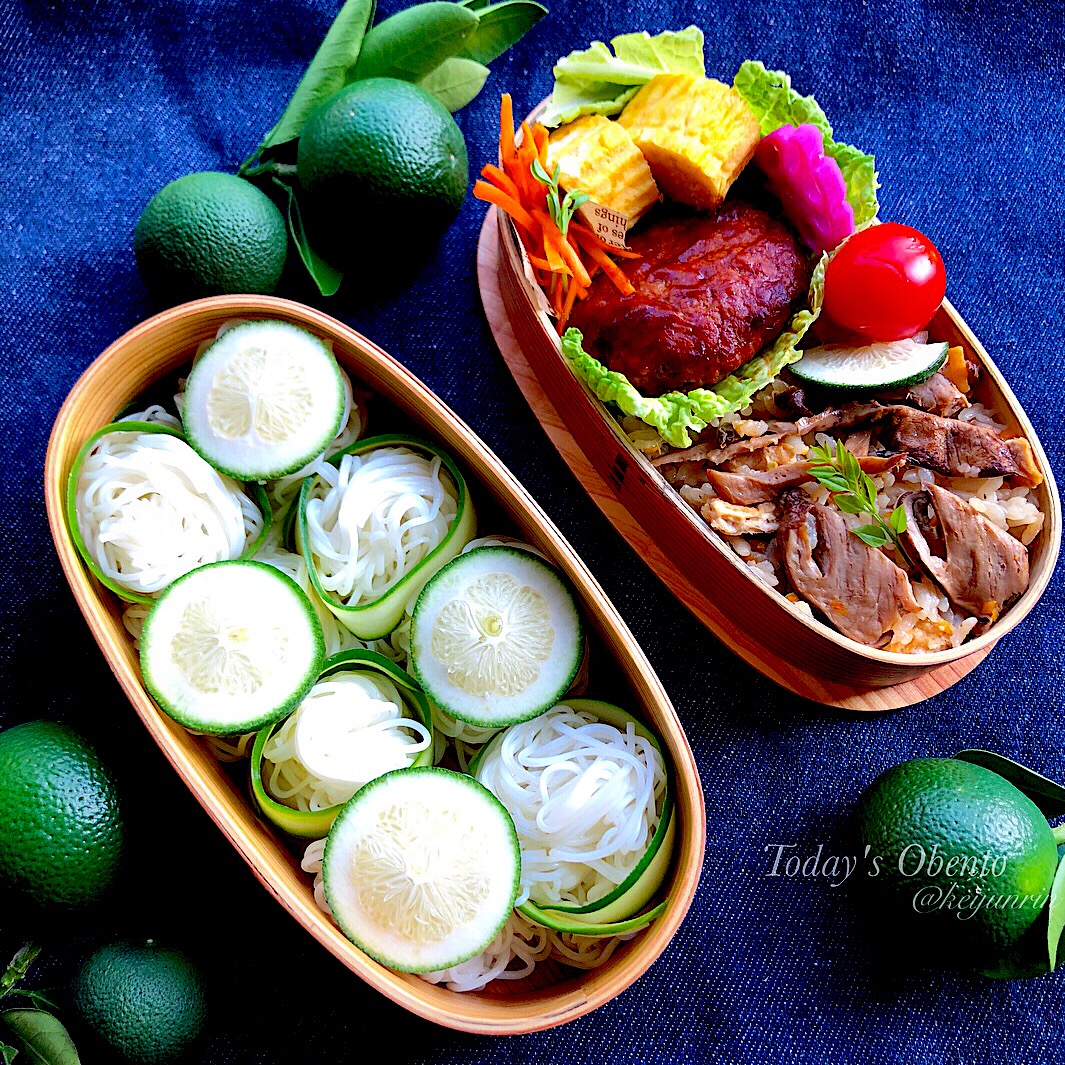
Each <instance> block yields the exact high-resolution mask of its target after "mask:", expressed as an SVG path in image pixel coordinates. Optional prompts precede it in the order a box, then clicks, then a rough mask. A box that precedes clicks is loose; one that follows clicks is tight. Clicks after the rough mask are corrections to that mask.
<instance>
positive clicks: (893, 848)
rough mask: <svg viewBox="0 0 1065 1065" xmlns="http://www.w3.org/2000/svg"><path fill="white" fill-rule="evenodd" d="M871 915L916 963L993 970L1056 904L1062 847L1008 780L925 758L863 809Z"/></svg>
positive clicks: (875, 786)
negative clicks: (872, 870) (874, 869)
mask: <svg viewBox="0 0 1065 1065" xmlns="http://www.w3.org/2000/svg"><path fill="white" fill-rule="evenodd" d="M857 835H858V845H859V848H860V852H864V861H865V863H866V865H867V867H870V866H871V863H873V862H874V858H878V859H879V862H878V863H877V864H878V874H877V875H876V876H875V877H874V876H870V877H865V878H863V883H864V884H865V886H867V887H868V888H869V891H870V902H871V909H870V915H871V916H872V917H875V919H876V923H878V924H879V925H881V926H882V927H885V928H891V929H892V930H893V931H892V933H891V934H892V935H894V936H896V937H897V941H898V942H901V943H904V944H905V945H906V946H907V948H910V949H912V953H913V954H914V956H915V957H918V956H919V957H921V958H923V959H925V960H928V961H931V962H933V963H942V962H945V963H947V964H948V965H952V964H961V965H971V964H976V965H980V966H983V965H987V964H989V963H991V962H992V961H993V959H994V958H996V957H997V956H1000V955H1002V954H1004V953H1005V952H1006V951H1008V950H1009V949H1010V948H1011V947H1013V946H1014V944H1016V943H1017V942H1018V940H1019V939H1020V938H1021V936H1022V935H1024V933H1025V932H1026V931H1027V930H1028V929H1029V928H1030V927H1031V926H1032V925H1033V924H1034V923H1035V921H1036V919H1037V918H1038V917H1039V915H1040V914H1041V913H1042V912H1043V910H1044V909H1045V907H1046V904H1047V900H1048V897H1049V893H1050V889H1051V887H1052V885H1053V881H1054V874H1055V872H1056V870H1057V863H1058V850H1057V845H1056V844H1055V842H1054V836H1053V833H1052V832H1051V829H1050V825H1049V823H1048V822H1047V819H1046V818H1045V817H1044V816H1043V814H1042V813H1041V812H1040V810H1039V807H1037V806H1036V805H1035V803H1034V802H1032V800H1031V799H1029V798H1028V797H1027V796H1026V795H1025V794H1023V793H1022V792H1021V791H1019V790H1018V789H1017V788H1015V787H1014V786H1013V784H1011V783H1010V782H1009V781H1008V780H1006V779H1005V778H1004V777H1001V776H999V774H998V773H994V772H992V771H991V770H989V769H985V768H984V767H983V766H978V765H973V764H971V763H969V762H965V761H961V760H960V759H955V758H915V759H911V760H910V761H907V762H902V763H900V764H899V765H896V766H893V767H892V768H890V769H888V770H887V771H886V772H884V773H882V774H881V775H880V776H878V777H877V778H876V779H875V780H874V781H873V782H872V784H870V785H869V787H868V788H867V789H866V791H865V792H864V794H863V795H862V796H861V799H860V800H859V803H858V809H857Z"/></svg>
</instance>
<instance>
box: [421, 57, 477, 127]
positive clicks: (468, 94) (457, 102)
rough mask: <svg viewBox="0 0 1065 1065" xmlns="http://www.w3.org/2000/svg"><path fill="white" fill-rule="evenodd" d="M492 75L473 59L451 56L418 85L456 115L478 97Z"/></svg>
mask: <svg viewBox="0 0 1065 1065" xmlns="http://www.w3.org/2000/svg"><path fill="white" fill-rule="evenodd" d="M490 73H491V71H489V69H488V67H486V66H482V65H481V64H480V63H477V62H475V61H474V60H472V59H463V58H461V57H459V56H451V57H450V58H449V59H445V60H444V61H443V63H441V64H440V66H438V67H437V68H436V69H435V70H430V71H429V73H428V74H426V75H425V77H424V78H422V79H420V80H419V81H418V83H417V84H418V85H419V86H421V88H423V89H424V90H425V91H426V92H427V93H430V94H432V95H433V96H435V97H436V98H437V99H438V100H439V101H440V102H441V103H442V104H443V105H444V106H445V107H446V108H447V109H448V110H449V111H450V112H451V113H452V114H454V113H455V112H456V111H460V110H461V109H462V108H463V107H465V106H466V105H467V104H468V103H469V102H470V101H471V100H473V99H474V98H475V97H476V96H477V94H478V93H479V92H480V91H481V89H483V88H484V83H485V82H486V81H487V80H488V75H489V74H490Z"/></svg>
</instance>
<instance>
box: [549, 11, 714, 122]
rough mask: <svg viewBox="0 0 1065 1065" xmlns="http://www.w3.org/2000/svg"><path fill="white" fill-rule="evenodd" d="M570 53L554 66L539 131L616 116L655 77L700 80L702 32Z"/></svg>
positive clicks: (615, 41)
mask: <svg viewBox="0 0 1065 1065" xmlns="http://www.w3.org/2000/svg"><path fill="white" fill-rule="evenodd" d="M610 44H611V46H612V47H613V49H614V51H613V52H611V50H610V48H609V47H607V45H605V44H604V43H603V42H602V41H593V42H592V44H591V46H590V47H588V48H586V49H584V50H583V51H575V52H570V54H569V55H567V56H564V57H563V58H562V59H560V60H559V61H558V62H557V63H556V64H555V69H554V75H555V86H554V90H553V91H552V93H551V99H550V100H549V101H548V104H547V109H546V110H545V111H544V113H543V114H542V115H541V116H540V118H539V121H540V122H542V123H543V124H544V125H545V126H549V127H550V126H559V125H562V124H563V123H566V122H572V121H573V120H574V119H575V118H577V117H579V116H580V115H616V114H617V113H618V112H619V111H620V110H621V109H622V108H623V107H624V106H625V104H627V103H628V102H629V100H631V99H632V98H633V97H634V96H635V95H636V93H637V92H639V90H640V86H641V85H646V84H647V82H649V81H650V80H651V79H652V78H653V77H655V75H657V74H705V72H706V67H705V65H704V62H703V31H702V30H700V29H699V28H698V27H697V26H688V27H687V29H683V30H678V31H672V30H667V31H666V32H665V33H659V34H656V35H655V36H654V37H652V36H651V35H650V34H649V33H647V32H643V33H623V34H621V35H620V36H617V37H613V38H611V41H610Z"/></svg>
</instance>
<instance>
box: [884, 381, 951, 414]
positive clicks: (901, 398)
mask: <svg viewBox="0 0 1065 1065" xmlns="http://www.w3.org/2000/svg"><path fill="white" fill-rule="evenodd" d="M877 399H879V400H880V402H881V403H886V404H889V405H893V404H896V403H901V404H904V405H905V406H908V407H919V408H920V409H921V410H926V411H928V412H929V413H931V414H939V415H941V416H942V417H944V418H953V417H954V415H955V414H957V413H958V411H960V410H964V409H965V408H966V407H969V406H971V404H970V403H969V401H968V399H966V398H965V393H964V392H962V390H961V389H960V388H958V387H957V386H956V385H955V384H954V382H953V381H951V380H950V379H949V378H947V377H944V375H943V374H941V373H934V374H932V376H931V377H929V378H928V380H927V381H922V382H921V383H920V384H919V385H910V387H909V388H900V389H899V390H898V391H897V392H884V393H881V394H880V395H878V396H877Z"/></svg>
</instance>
